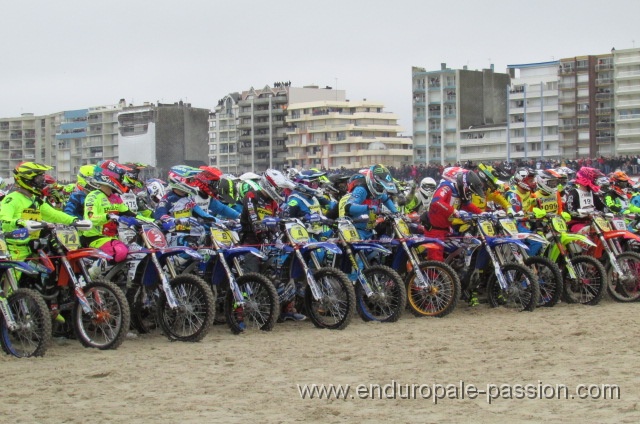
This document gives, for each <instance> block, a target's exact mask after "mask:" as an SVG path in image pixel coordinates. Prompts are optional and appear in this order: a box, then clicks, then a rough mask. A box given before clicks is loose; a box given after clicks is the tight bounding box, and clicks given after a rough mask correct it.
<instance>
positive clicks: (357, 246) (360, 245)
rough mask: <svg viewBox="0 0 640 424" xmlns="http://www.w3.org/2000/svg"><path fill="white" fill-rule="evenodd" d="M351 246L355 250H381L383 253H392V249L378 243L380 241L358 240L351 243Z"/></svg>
mask: <svg viewBox="0 0 640 424" xmlns="http://www.w3.org/2000/svg"><path fill="white" fill-rule="evenodd" d="M349 246H351V249H352V250H353V251H354V252H359V251H365V252H367V251H372V252H380V253H382V254H383V255H390V254H391V250H389V249H387V248H386V247H384V246H382V245H381V244H378V243H371V242H366V241H357V242H352V243H349Z"/></svg>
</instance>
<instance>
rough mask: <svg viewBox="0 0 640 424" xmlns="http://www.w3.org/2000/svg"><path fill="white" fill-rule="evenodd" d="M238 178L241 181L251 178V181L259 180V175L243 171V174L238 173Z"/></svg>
mask: <svg viewBox="0 0 640 424" xmlns="http://www.w3.org/2000/svg"><path fill="white" fill-rule="evenodd" d="M240 179H241V180H242V181H247V180H253V181H259V180H260V175H258V174H256V173H255V172H251V171H249V172H245V173H244V174H242V175H240Z"/></svg>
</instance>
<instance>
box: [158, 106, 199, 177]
mask: <svg viewBox="0 0 640 424" xmlns="http://www.w3.org/2000/svg"><path fill="white" fill-rule="evenodd" d="M208 119H209V110H207V109H196V108H191V107H187V106H180V105H175V106H164V105H163V106H159V107H158V108H157V121H156V122H157V123H156V161H157V164H158V165H157V167H158V168H160V169H161V170H162V172H163V173H166V171H167V170H168V169H169V168H170V167H172V166H173V165H181V164H189V165H191V166H200V165H206V164H207V161H208V159H207V154H208V145H207V140H208V128H209V124H208Z"/></svg>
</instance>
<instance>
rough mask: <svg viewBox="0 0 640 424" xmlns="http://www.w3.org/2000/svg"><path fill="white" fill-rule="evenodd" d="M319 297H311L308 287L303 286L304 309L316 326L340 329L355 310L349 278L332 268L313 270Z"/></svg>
mask: <svg viewBox="0 0 640 424" xmlns="http://www.w3.org/2000/svg"><path fill="white" fill-rule="evenodd" d="M313 277H314V279H315V281H316V284H317V287H318V291H319V292H320V295H321V296H320V299H318V300H316V299H315V298H314V297H313V294H312V290H311V288H310V287H306V288H305V294H304V301H305V311H306V313H307V314H308V315H309V319H310V320H311V322H313V325H315V326H316V327H318V328H328V329H330V330H342V329H344V328H346V327H347V325H349V322H351V318H352V317H353V314H354V312H355V303H356V294H355V292H354V290H353V285H352V284H351V281H349V278H348V277H347V276H346V274H344V273H343V272H341V271H338V270H337V269H333V268H320V269H316V270H314V271H313Z"/></svg>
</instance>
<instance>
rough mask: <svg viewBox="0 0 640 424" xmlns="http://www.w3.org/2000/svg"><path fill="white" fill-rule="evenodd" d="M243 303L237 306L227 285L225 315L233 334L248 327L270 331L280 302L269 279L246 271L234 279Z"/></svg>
mask: <svg viewBox="0 0 640 424" xmlns="http://www.w3.org/2000/svg"><path fill="white" fill-rule="evenodd" d="M236 282H237V284H238V287H239V288H240V291H241V292H242V296H243V298H244V299H243V301H244V305H242V306H238V305H237V304H236V301H235V299H234V296H233V292H232V290H229V289H228V287H227V291H226V295H225V316H226V320H227V324H228V325H229V328H230V329H231V331H232V332H233V333H234V334H239V333H242V332H243V331H245V330H249V329H254V330H255V329H258V330H262V331H271V330H272V329H273V326H274V324H275V322H276V319H277V317H278V311H279V309H280V303H279V301H278V293H277V292H276V289H275V287H273V284H272V283H271V281H269V280H268V279H267V278H266V277H265V276H263V275H260V274H257V273H247V274H244V275H242V276H241V277H238V279H237V280H236Z"/></svg>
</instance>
